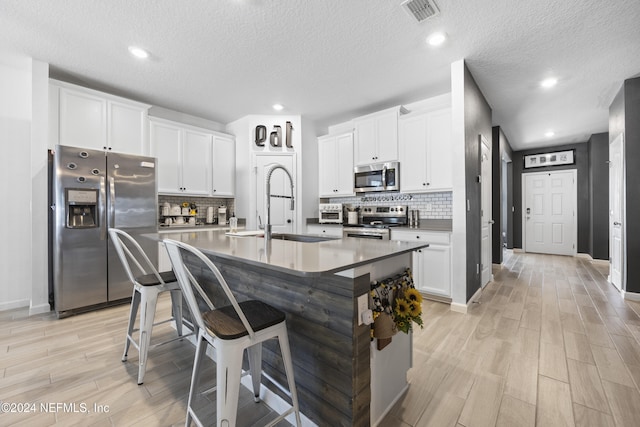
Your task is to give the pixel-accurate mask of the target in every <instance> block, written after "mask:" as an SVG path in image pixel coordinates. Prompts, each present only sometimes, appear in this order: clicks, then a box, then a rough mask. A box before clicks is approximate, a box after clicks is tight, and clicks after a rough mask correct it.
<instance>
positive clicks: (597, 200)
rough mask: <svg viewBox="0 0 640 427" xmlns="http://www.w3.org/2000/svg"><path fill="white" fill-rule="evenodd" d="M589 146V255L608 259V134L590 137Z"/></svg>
mask: <svg viewBox="0 0 640 427" xmlns="http://www.w3.org/2000/svg"><path fill="white" fill-rule="evenodd" d="M587 144H588V146H589V198H590V202H589V204H590V209H589V213H590V223H589V231H590V233H589V255H591V258H594V259H606V260H608V259H609V163H608V161H609V134H608V133H598V134H595V135H591V138H589V141H588V143H587Z"/></svg>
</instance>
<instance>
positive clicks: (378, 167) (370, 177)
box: [354, 162, 400, 193]
mask: <svg viewBox="0 0 640 427" xmlns="http://www.w3.org/2000/svg"><path fill="white" fill-rule="evenodd" d="M354 174H355V176H354V191H355V192H356V193H367V192H370V191H400V164H399V163H398V162H387V163H376V164H372V165H365V166H356V167H355V168H354Z"/></svg>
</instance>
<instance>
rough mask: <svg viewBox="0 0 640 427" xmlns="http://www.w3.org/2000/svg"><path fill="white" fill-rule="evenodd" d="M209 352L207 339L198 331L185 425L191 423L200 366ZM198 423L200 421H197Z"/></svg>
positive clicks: (186, 426) (187, 425) (187, 426)
mask: <svg viewBox="0 0 640 427" xmlns="http://www.w3.org/2000/svg"><path fill="white" fill-rule="evenodd" d="M206 352H207V341H206V339H205V338H204V337H203V336H202V335H201V334H200V333H198V344H197V347H196V355H195V357H194V359H193V371H192V373H191V387H190V388H189V400H188V402H187V420H186V421H185V424H184V425H185V427H189V425H191V418H192V411H193V409H192V407H191V405H192V404H193V403H194V400H195V395H196V391H197V390H198V384H199V380H200V368H201V366H202V358H203V357H204V355H205V354H206ZM216 381H217V380H216ZM196 424H198V423H196Z"/></svg>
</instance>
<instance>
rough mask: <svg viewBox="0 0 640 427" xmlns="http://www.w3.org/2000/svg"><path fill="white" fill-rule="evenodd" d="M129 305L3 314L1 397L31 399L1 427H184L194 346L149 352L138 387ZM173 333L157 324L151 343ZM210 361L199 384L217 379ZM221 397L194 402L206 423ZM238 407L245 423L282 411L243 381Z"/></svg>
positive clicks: (179, 344) (161, 310)
mask: <svg viewBox="0 0 640 427" xmlns="http://www.w3.org/2000/svg"><path fill="white" fill-rule="evenodd" d="M170 301H171V300H170V299H169V297H168V294H167V293H165V294H162V295H161V296H160V299H159V302H158V309H157V313H158V314H157V316H168V314H169V313H170V310H171V305H170ZM128 311H129V305H128V304H127V305H121V306H117V307H111V308H107V309H104V310H100V311H95V312H91V313H85V314H80V315H76V316H72V317H68V318H65V319H57V318H56V317H55V315H53V314H42V315H36V316H31V317H29V316H28V310H27V309H17V310H11V311H5V312H0V401H2V402H9V403H11V404H14V405H17V404H21V403H29V406H27V408H26V409H23V411H22V413H0V426H22V425H24V426H50V425H55V426H67V425H69V426H71V425H82V426H145V427H147V426H173V425H175V426H184V421H185V416H186V405H187V395H188V392H189V385H190V382H191V369H192V367H193V357H194V353H195V347H194V346H193V345H192V344H191V343H189V342H188V341H187V340H182V341H174V342H171V343H169V344H166V345H163V346H160V347H157V348H156V349H155V350H151V352H150V354H149V357H148V359H147V371H146V375H145V378H144V384H142V385H140V386H139V385H138V384H137V375H138V374H137V373H138V367H137V362H138V351H137V350H136V349H135V348H133V347H132V348H131V349H130V350H129V361H128V362H127V363H122V362H121V357H122V351H123V346H124V334H125V331H126V327H127V319H128ZM163 318H166V317H160V319H163ZM156 319H158V318H156ZM174 336H175V329H173V328H172V326H171V325H170V324H163V325H159V326H158V327H156V328H154V330H153V337H152V342H161V341H163V340H166V339H170V338H173V337H174ZM207 363H208V364H205V365H204V366H203V369H202V378H203V381H201V390H206V389H208V388H210V387H212V386H213V385H215V364H214V363H213V362H212V361H211V360H208V362H207ZM204 379H206V380H204ZM215 397H216V395H215V392H214V393H212V394H207V395H204V397H200V398H199V400H198V401H197V403H196V405H194V406H195V407H196V408H197V409H196V410H197V411H198V414H199V416H200V418H201V420H202V421H203V422H204V423H206V424H208V425H215ZM34 404H35V406H31V405H34ZM41 404H44V405H45V407H44V408H43V407H42V406H41ZM63 404H67V405H68V406H67V407H64V406H57V405H63ZM74 404H75V406H74ZM83 405H84V406H83ZM94 405H96V406H94ZM238 406H239V410H238V425H239V426H250V425H264V424H266V423H267V422H269V421H270V420H273V419H274V418H276V416H277V414H275V413H274V412H273V411H272V410H271V409H269V408H268V407H267V406H266V405H264V404H263V403H259V404H255V403H254V402H253V394H252V393H250V392H249V391H248V390H246V389H243V388H242V387H241V396H240V400H239V405H238ZM13 409H20V408H19V407H17V406H14V408H13ZM27 410H29V411H30V412H29V413H25V412H26V411H27ZM289 425H290V424H288V423H287V422H286V421H283V422H281V423H279V424H278V426H289Z"/></svg>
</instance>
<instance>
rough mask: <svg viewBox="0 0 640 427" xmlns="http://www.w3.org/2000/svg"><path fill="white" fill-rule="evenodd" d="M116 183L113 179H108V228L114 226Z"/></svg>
mask: <svg viewBox="0 0 640 427" xmlns="http://www.w3.org/2000/svg"><path fill="white" fill-rule="evenodd" d="M115 223H116V183H115V179H113V177H110V178H109V227H115V226H116V224H115Z"/></svg>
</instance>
